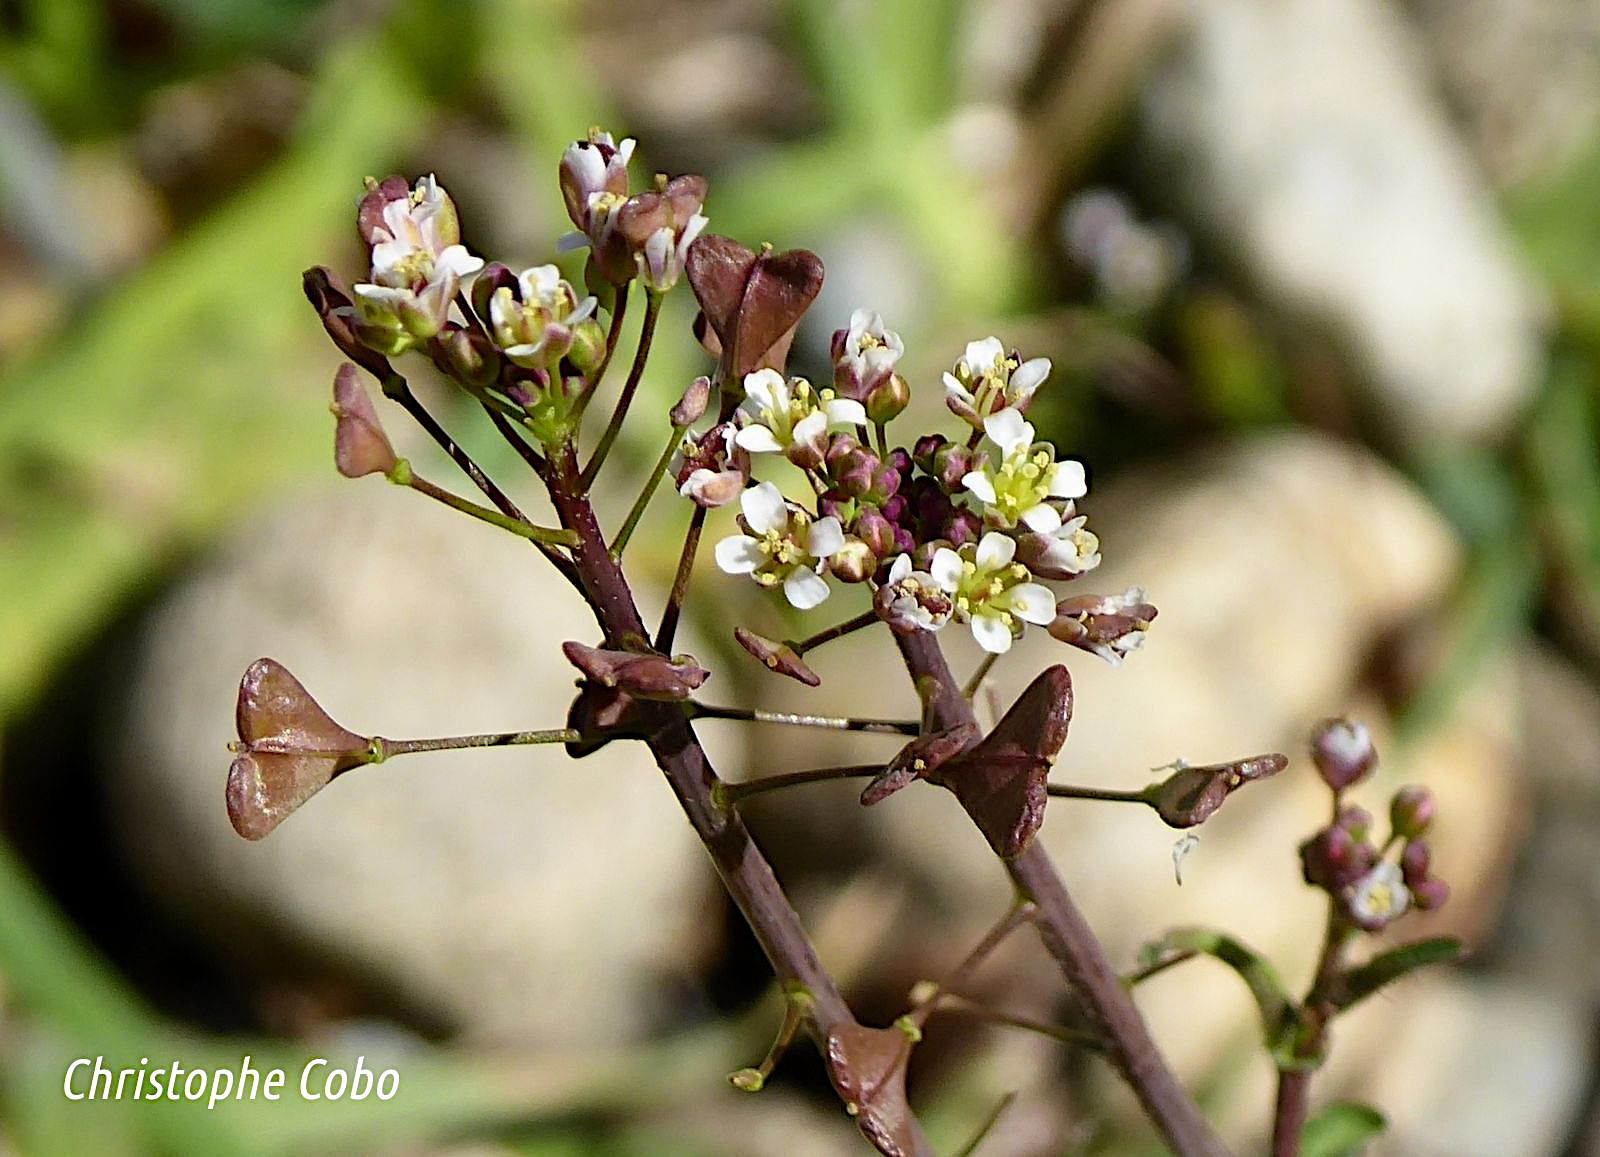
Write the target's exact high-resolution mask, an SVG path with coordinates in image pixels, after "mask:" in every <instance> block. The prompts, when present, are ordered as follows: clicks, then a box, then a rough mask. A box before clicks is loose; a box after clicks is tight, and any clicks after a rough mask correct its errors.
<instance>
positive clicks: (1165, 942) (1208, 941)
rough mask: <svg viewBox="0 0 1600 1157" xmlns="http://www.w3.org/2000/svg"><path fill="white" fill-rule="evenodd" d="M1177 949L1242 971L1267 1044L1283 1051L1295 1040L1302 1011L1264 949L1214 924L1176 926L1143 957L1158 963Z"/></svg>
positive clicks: (1145, 959) (1240, 975) (1144, 951)
mask: <svg viewBox="0 0 1600 1157" xmlns="http://www.w3.org/2000/svg"><path fill="white" fill-rule="evenodd" d="M1173 952H1198V953H1203V954H1204V955H1206V956H1213V957H1215V958H1216V959H1218V960H1220V961H1221V962H1222V963H1223V964H1226V965H1227V966H1228V967H1229V968H1231V969H1233V970H1234V971H1235V972H1237V973H1238V974H1239V978H1240V979H1241V980H1243V981H1244V983H1245V987H1247V988H1248V989H1249V990H1250V995H1251V996H1253V997H1255V1001H1256V1008H1257V1009H1258V1010H1260V1013H1261V1029H1262V1033H1263V1035H1264V1036H1265V1038H1266V1043H1267V1048H1268V1049H1269V1050H1271V1051H1272V1052H1274V1053H1275V1054H1276V1053H1279V1052H1282V1051H1284V1050H1285V1049H1286V1047H1287V1046H1288V1045H1290V1044H1292V1042H1293V1040H1294V1036H1295V1030H1296V1029H1297V1028H1298V1027H1299V1021H1300V1014H1299V1010H1298V1008H1297V1007H1296V1006H1295V1004H1294V1002H1293V1001H1292V1000H1290V999H1289V991H1288V989H1286V988H1285V987H1284V986H1283V981H1282V980H1281V979H1280V978H1279V976H1278V973H1277V970H1276V969H1275V968H1273V967H1272V964H1271V963H1270V962H1269V961H1268V960H1267V958H1266V957H1264V956H1262V955H1261V953H1259V952H1257V951H1256V950H1255V949H1253V948H1251V947H1250V946H1249V945H1247V944H1245V943H1244V942H1243V941H1241V940H1238V939H1235V938H1234V937H1232V936H1229V935H1228V934H1227V933H1225V932H1218V931H1216V930H1215V929H1212V928H1174V929H1172V930H1171V931H1170V932H1168V933H1166V935H1164V936H1162V937H1161V939H1159V940H1157V941H1155V942H1154V943H1153V944H1149V945H1146V946H1145V948H1144V949H1143V950H1142V951H1141V952H1140V954H1139V957H1140V959H1141V960H1144V961H1148V962H1149V963H1152V964H1153V963H1155V962H1156V961H1158V960H1160V959H1161V958H1162V957H1163V956H1165V955H1167V954H1168V953H1173Z"/></svg>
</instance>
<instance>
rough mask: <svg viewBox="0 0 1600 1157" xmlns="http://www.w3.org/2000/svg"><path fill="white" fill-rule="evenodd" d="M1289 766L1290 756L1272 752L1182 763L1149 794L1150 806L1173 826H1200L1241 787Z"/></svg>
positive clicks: (1164, 820) (1149, 791) (1148, 792)
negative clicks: (1222, 760) (1196, 763)
mask: <svg viewBox="0 0 1600 1157" xmlns="http://www.w3.org/2000/svg"><path fill="white" fill-rule="evenodd" d="M1288 765H1289V760H1288V758H1287V757H1286V756H1283V755H1278V754H1271V755H1258V756H1255V757H1253V758H1251V759H1240V760H1235V761H1234V762H1231V763H1213V764H1207V765H1206V766H1204V767H1181V766H1180V767H1179V768H1178V769H1177V770H1176V771H1174V772H1173V773H1172V775H1170V776H1168V777H1167V778H1166V779H1165V780H1163V781H1162V782H1160V783H1159V784H1156V785H1155V786H1154V787H1153V788H1151V789H1149V790H1148V791H1147V792H1146V795H1147V798H1148V799H1149V801H1150V806H1151V807H1153V808H1155V810H1156V814H1157V815H1159V816H1160V817H1161V819H1162V821H1163V822H1164V823H1166V824H1167V825H1168V826H1169V827H1174V828H1192V827H1197V826H1199V825H1200V824H1203V823H1205V822H1206V820H1208V819H1210V818H1211V817H1212V816H1213V815H1214V814H1215V813H1216V810H1217V809H1218V808H1220V807H1221V806H1222V805H1223V803H1224V802H1225V801H1226V800H1227V798H1228V797H1229V796H1230V795H1232V794H1233V793H1234V792H1235V791H1237V790H1239V788H1241V787H1243V786H1244V785H1245V784H1247V783H1252V782H1254V781H1255V780H1258V779H1265V778H1267V777H1268V776H1271V775H1276V774H1277V773H1278V772H1280V771H1282V770H1283V769H1284V768H1285V767H1287V766H1288Z"/></svg>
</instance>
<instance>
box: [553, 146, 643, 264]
mask: <svg viewBox="0 0 1600 1157" xmlns="http://www.w3.org/2000/svg"><path fill="white" fill-rule="evenodd" d="M633 147H634V142H633V140H632V139H631V138H629V139H628V140H625V141H623V142H622V143H621V144H620V145H619V144H615V143H614V142H613V141H612V139H611V134H610V133H603V132H593V133H591V134H590V135H589V139H588V140H583V141H577V142H576V143H574V144H571V145H568V146H567V151H566V152H565V153H564V154H563V155H562V157H561V195H562V198H563V199H564V200H565V201H566V204H567V215H568V216H569V217H571V218H572V223H573V224H574V225H575V226H577V228H578V232H577V233H569V234H567V235H566V236H565V237H562V238H561V240H560V241H559V242H557V245H556V248H557V250H558V251H565V250H568V249H575V248H577V247H578V246H580V245H585V244H588V243H589V241H590V240H591V239H594V240H599V239H600V238H601V235H602V233H603V232H604V229H605V227H606V226H607V225H609V224H610V219H611V216H612V215H613V214H614V213H615V212H616V210H617V209H618V208H619V207H620V206H621V205H622V203H623V201H625V200H627V194H628V161H629V160H630V159H632V157H633Z"/></svg>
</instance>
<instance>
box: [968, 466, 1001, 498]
mask: <svg viewBox="0 0 1600 1157" xmlns="http://www.w3.org/2000/svg"><path fill="white" fill-rule="evenodd" d="M961 485H963V486H965V487H966V488H967V489H968V490H969V491H971V492H972V493H973V494H975V495H976V496H977V498H978V501H979V502H982V503H983V504H984V505H985V506H993V505H994V504H995V501H996V499H997V497H998V496H997V495H996V494H995V492H994V481H993V480H992V479H991V478H990V477H989V476H988V475H987V474H985V473H984V472H983V471H982V470H974V471H972V472H971V473H969V474H963V475H962V476H961Z"/></svg>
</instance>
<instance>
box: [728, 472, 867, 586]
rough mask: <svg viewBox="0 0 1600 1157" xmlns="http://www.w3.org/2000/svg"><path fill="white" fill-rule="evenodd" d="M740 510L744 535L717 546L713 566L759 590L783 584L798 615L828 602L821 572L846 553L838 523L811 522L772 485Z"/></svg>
mask: <svg viewBox="0 0 1600 1157" xmlns="http://www.w3.org/2000/svg"><path fill="white" fill-rule="evenodd" d="M739 506H740V509H742V510H743V511H744V518H743V524H744V528H745V530H746V531H748V533H746V534H734V535H729V536H728V537H727V538H725V539H723V540H722V541H721V542H719V543H717V548H716V557H717V566H719V567H721V568H722V569H723V570H724V571H726V572H727V573H728V574H747V575H749V576H750V577H751V578H752V579H754V580H755V581H756V582H758V583H760V584H761V585H762V586H767V587H772V586H778V585H779V584H782V586H783V593H784V596H785V597H786V598H787V599H788V600H789V602H790V604H791V605H793V606H795V607H797V608H798V609H800V610H802V611H806V610H810V609H811V608H812V607H814V606H816V605H817V604H818V603H820V602H822V600H823V599H825V598H827V597H828V584H827V582H825V581H824V580H823V578H822V568H823V566H824V564H825V560H826V559H827V557H828V556H829V555H831V554H834V553H836V552H837V551H839V550H841V549H842V548H843V547H844V530H843V528H842V527H841V526H840V525H839V520H838V519H837V518H833V517H831V516H830V517H828V518H819V519H816V520H815V521H813V520H812V519H811V518H810V516H808V515H807V514H806V513H805V512H804V511H801V510H797V509H795V508H794V507H792V506H790V505H789V504H788V503H787V502H785V501H784V498H783V495H782V494H781V493H780V492H779V491H778V488H777V487H776V486H774V485H773V484H772V483H770V482H763V483H761V484H760V485H759V486H752V487H750V488H749V489H748V490H746V491H745V492H744V493H743V494H741V495H740V496H739Z"/></svg>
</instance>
